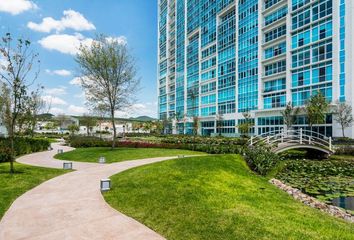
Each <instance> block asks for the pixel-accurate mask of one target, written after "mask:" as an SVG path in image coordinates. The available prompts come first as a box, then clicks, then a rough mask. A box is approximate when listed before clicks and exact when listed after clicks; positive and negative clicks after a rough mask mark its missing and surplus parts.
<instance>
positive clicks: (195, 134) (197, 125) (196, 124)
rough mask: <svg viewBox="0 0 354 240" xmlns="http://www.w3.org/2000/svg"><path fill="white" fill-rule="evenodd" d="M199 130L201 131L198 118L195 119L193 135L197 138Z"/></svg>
mask: <svg viewBox="0 0 354 240" xmlns="http://www.w3.org/2000/svg"><path fill="white" fill-rule="evenodd" d="M198 129H199V118H198V117H197V116H194V117H193V135H194V136H197V135H198Z"/></svg>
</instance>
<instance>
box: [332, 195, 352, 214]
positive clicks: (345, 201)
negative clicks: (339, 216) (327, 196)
mask: <svg viewBox="0 0 354 240" xmlns="http://www.w3.org/2000/svg"><path fill="white" fill-rule="evenodd" d="M332 204H333V205H334V206H337V207H341V208H344V209H347V210H351V211H354V197H339V198H335V199H333V200H332Z"/></svg>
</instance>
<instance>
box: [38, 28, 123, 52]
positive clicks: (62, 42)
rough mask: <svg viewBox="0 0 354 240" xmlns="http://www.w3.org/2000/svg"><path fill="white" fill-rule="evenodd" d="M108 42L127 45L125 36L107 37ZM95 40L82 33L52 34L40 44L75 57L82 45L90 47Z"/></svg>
mask: <svg viewBox="0 0 354 240" xmlns="http://www.w3.org/2000/svg"><path fill="white" fill-rule="evenodd" d="M107 40H108V41H117V42H118V43H120V44H126V43H127V39H126V37H124V36H120V37H107ZM93 41H94V40H93V39H92V38H86V37H85V36H83V35H82V34H80V33H75V34H74V35H70V34H52V35H49V36H47V37H44V38H42V39H41V40H39V41H38V43H39V44H40V45H41V46H42V47H43V48H46V49H49V50H55V51H58V52H61V53H65V54H71V55H75V54H77V53H78V51H79V48H80V45H81V44H82V45H84V46H90V45H91V44H92V42H93Z"/></svg>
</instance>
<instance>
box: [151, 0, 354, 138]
mask: <svg viewBox="0 0 354 240" xmlns="http://www.w3.org/2000/svg"><path fill="white" fill-rule="evenodd" d="M158 7H159V36H158V39H159V47H158V96H159V105H158V111H159V117H160V119H167V118H172V119H176V120H175V121H174V124H173V125H174V127H173V132H176V133H187V134H188V133H191V132H192V129H193V126H195V123H194V122H195V121H193V118H194V119H195V117H198V120H199V133H200V134H203V135H210V134H216V133H221V134H225V135H237V134H238V128H237V125H239V124H241V123H242V122H243V121H245V120H244V115H245V114H244V113H249V114H250V116H251V118H252V121H254V127H253V129H252V130H251V131H252V132H254V133H255V134H262V133H267V132H271V131H278V130H280V129H282V128H283V127H284V121H283V117H282V114H281V111H282V110H284V108H285V106H286V104H287V103H289V102H291V104H292V105H293V106H294V107H301V106H303V105H304V104H305V103H306V101H307V100H308V99H309V98H310V96H312V95H313V94H317V93H318V92H321V93H322V94H323V96H325V98H326V99H327V100H328V102H330V103H331V105H332V106H333V105H334V104H336V103H337V101H340V102H346V103H348V104H350V105H354V93H352V92H351V91H352V88H353V87H354V86H353V83H354V64H353V66H351V64H352V62H353V63H354V47H353V46H352V45H351V44H352V42H351V41H352V40H353V41H354V1H352V0H159V5H158ZM294 128H304V129H306V128H309V126H308V121H307V118H306V117H305V115H301V114H300V115H299V116H297V119H296V124H295V126H294ZM313 130H315V131H318V132H320V133H322V134H325V135H327V136H340V135H341V128H340V126H339V124H338V123H336V122H335V121H334V117H333V116H332V114H331V113H328V114H327V117H326V120H325V123H324V124H320V125H315V126H313ZM346 134H347V136H350V137H354V128H348V129H347V130H346Z"/></svg>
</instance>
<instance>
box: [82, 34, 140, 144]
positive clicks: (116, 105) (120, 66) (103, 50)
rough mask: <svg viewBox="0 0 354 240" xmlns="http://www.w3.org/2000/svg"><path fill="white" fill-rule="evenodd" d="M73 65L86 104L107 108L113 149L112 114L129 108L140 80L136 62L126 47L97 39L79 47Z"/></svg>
mask: <svg viewBox="0 0 354 240" xmlns="http://www.w3.org/2000/svg"><path fill="white" fill-rule="evenodd" d="M76 62H77V63H78V65H79V72H80V75H81V86H82V88H83V89H84V90H85V92H86V98H87V100H88V104H89V105H91V106H92V107H93V108H94V107H96V106H100V105H102V106H105V107H106V109H109V113H110V118H111V121H112V125H113V141H112V148H114V147H115V145H116V137H117V129H116V124H115V112H116V111H117V110H123V109H125V108H127V107H129V106H131V105H132V102H133V100H134V98H133V96H134V94H135V93H136V92H137V90H138V84H139V79H137V78H136V75H137V70H136V66H135V60H134V58H133V57H132V55H131V54H130V53H129V50H128V47H127V45H126V44H122V43H120V42H118V41H114V40H111V39H109V38H107V37H105V36H103V35H100V36H98V37H97V38H96V39H95V40H94V41H93V43H92V45H91V46H83V45H82V46H81V47H80V51H79V53H78V55H77V56H76Z"/></svg>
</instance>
